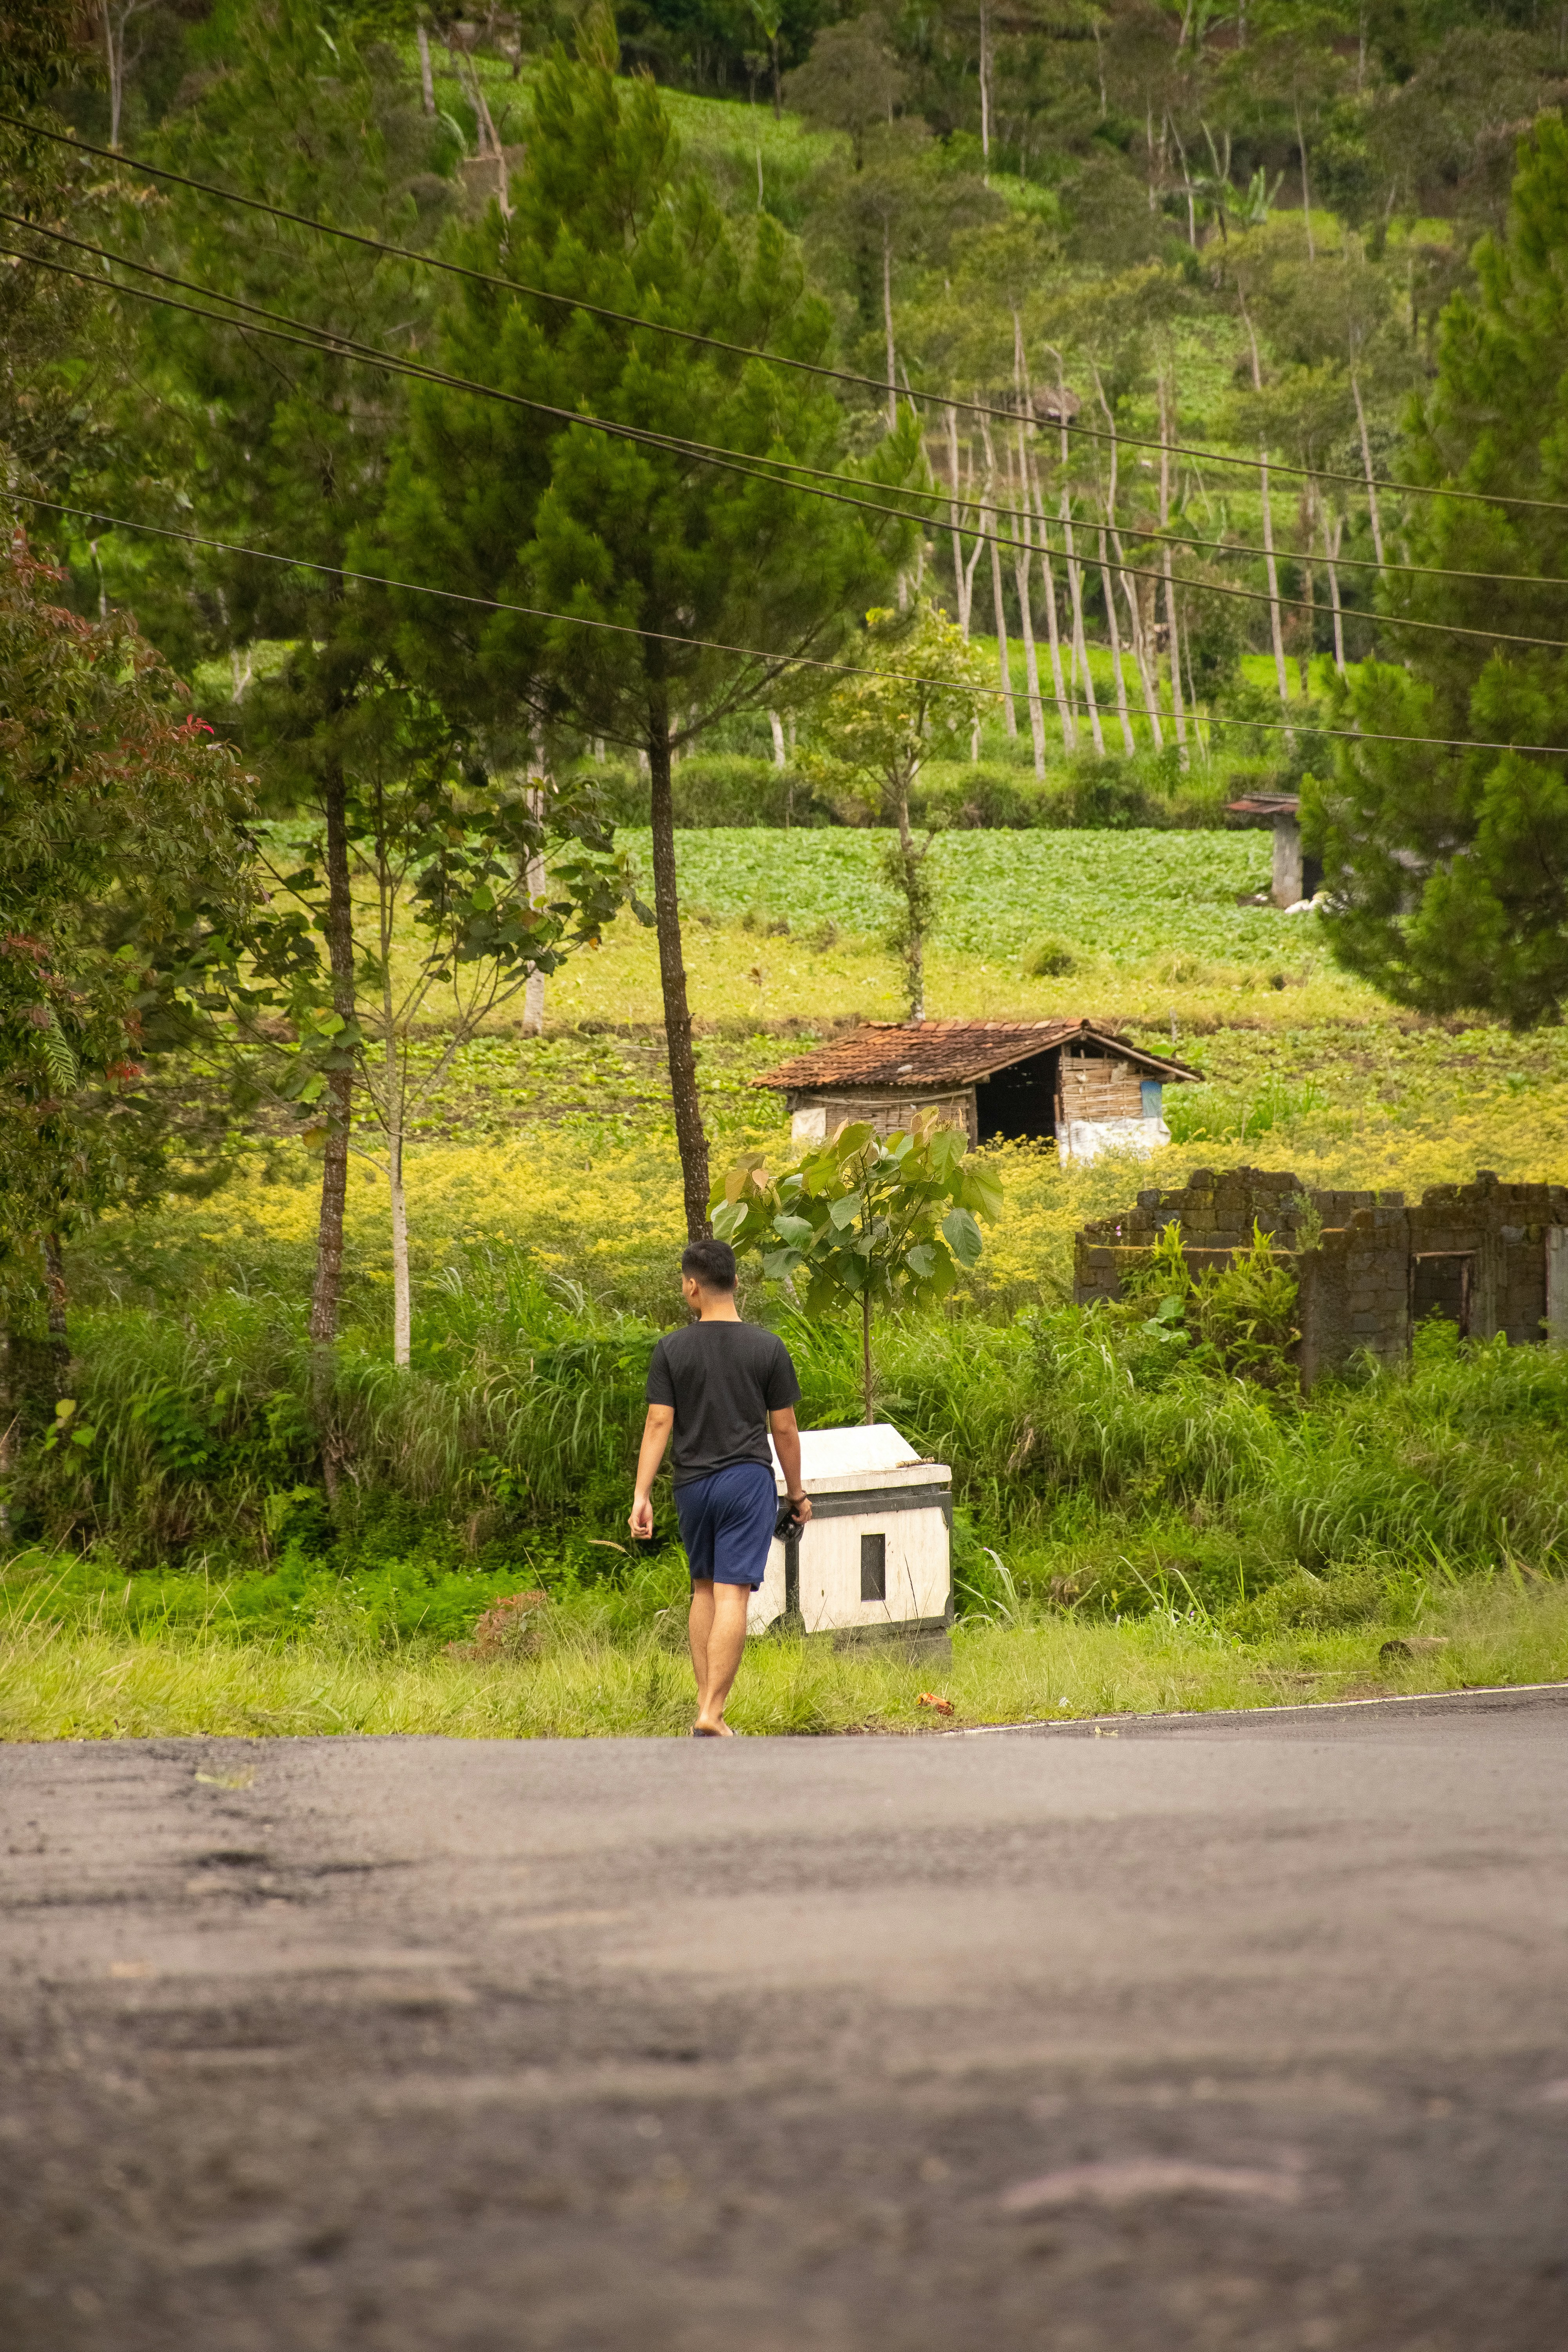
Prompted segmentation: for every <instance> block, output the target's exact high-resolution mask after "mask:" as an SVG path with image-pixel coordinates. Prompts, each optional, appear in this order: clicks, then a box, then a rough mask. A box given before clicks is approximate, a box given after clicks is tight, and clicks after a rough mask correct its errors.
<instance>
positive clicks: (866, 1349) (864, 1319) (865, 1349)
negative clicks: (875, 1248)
mask: <svg viewBox="0 0 1568 2352" xmlns="http://www.w3.org/2000/svg"><path fill="white" fill-rule="evenodd" d="M860 1389H861V1394H862V1395H863V1396H864V1397H865V1400H866V1422H867V1425H868V1427H869V1425H870V1423H872V1422H874V1421H875V1420H876V1418H877V1409H876V1406H875V1405H874V1404H873V1402H872V1401H871V1400H872V1392H873V1383H872V1379H871V1294H870V1292H869V1291H868V1290H863V1291H862V1292H861V1294H860Z"/></svg>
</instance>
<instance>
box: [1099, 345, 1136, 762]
mask: <svg viewBox="0 0 1568 2352" xmlns="http://www.w3.org/2000/svg"><path fill="white" fill-rule="evenodd" d="M1092 373H1093V376H1094V389H1095V394H1096V396H1097V398H1098V399H1099V402H1100V410H1101V413H1102V414H1103V415H1104V417H1105V421H1106V424H1107V425H1109V426H1110V471H1109V475H1108V478H1107V479H1106V482H1105V486H1104V490H1103V493H1102V511H1103V514H1104V518H1105V520H1104V521H1103V522H1102V523H1101V524H1100V593H1101V594H1102V595H1103V596H1104V598H1105V621H1106V627H1107V630H1108V632H1109V634H1110V661H1111V667H1112V668H1113V669H1114V671H1115V673H1116V714H1117V717H1118V718H1119V719H1121V744H1122V749H1123V750H1124V751H1127V752H1129V753H1131V752H1132V751H1136V750H1137V748H1138V738H1137V736H1136V735H1135V734H1134V732H1133V729H1132V719H1131V713H1130V712H1129V710H1128V708H1127V677H1126V673H1125V672H1124V670H1123V669H1122V667H1121V630H1120V629H1119V628H1118V626H1117V625H1116V588H1115V583H1114V581H1113V580H1112V577H1111V572H1110V551H1109V549H1108V546H1107V539H1108V537H1109V538H1110V540H1112V541H1114V539H1115V536H1116V507H1117V492H1118V488H1119V484H1118V478H1117V475H1118V466H1117V461H1118V458H1119V457H1120V455H1121V451H1120V449H1119V447H1118V446H1117V440H1116V419H1115V417H1114V415H1112V414H1111V408H1110V402H1109V401H1108V400H1107V399H1106V397H1105V386H1104V384H1103V383H1101V382H1100V370H1099V369H1098V368H1095V369H1094V370H1093V371H1092Z"/></svg>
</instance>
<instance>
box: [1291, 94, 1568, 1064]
mask: <svg viewBox="0 0 1568 2352" xmlns="http://www.w3.org/2000/svg"><path fill="white" fill-rule="evenodd" d="M1565 246H1568V131H1565V130H1564V128H1563V121H1562V120H1561V118H1560V117H1551V116H1548V117H1544V118H1542V121H1541V122H1540V124H1539V125H1538V126H1537V129H1536V131H1535V135H1534V138H1533V140H1532V142H1531V143H1530V145H1529V146H1528V147H1527V149H1526V151H1525V153H1524V158H1523V162H1522V165H1521V171H1520V174H1519V177H1518V179H1517V180H1516V182H1515V184H1514V192H1513V202H1512V209H1511V211H1510V219H1509V226H1508V234H1507V236H1506V237H1504V238H1502V239H1500V240H1495V241H1494V240H1488V241H1487V242H1486V243H1484V244H1483V245H1482V246H1481V247H1480V248H1479V252H1478V254H1477V257H1476V266H1477V271H1478V275H1479V281H1480V283H1479V293H1478V295H1477V297H1476V298H1475V299H1473V300H1472V299H1466V298H1463V297H1460V298H1457V299H1455V301H1454V302H1453V303H1452V304H1451V305H1450V307H1449V309H1448V310H1447V312H1446V313H1445V315H1444V320H1443V327H1442V332H1441V336H1440V339H1439V344H1438V366H1437V379H1436V383H1435V384H1434V385H1433V387H1432V390H1431V392H1430V394H1429V395H1428V396H1427V398H1426V401H1425V402H1424V404H1422V406H1421V408H1420V409H1419V411H1418V412H1417V414H1416V415H1415V419H1414V420H1413V426H1412V430H1411V433H1410V435H1409V436H1408V439H1407V444H1406V446H1407V449H1408V452H1409V458H1410V462H1411V463H1412V465H1413V466H1414V467H1415V472H1416V478H1418V479H1420V480H1423V481H1426V482H1430V483H1433V484H1441V485H1443V486H1444V487H1446V488H1452V489H1453V490H1454V491H1455V492H1456V493H1457V495H1456V496H1454V497H1452V498H1437V499H1425V500H1420V501H1417V502H1416V505H1415V511H1414V513H1413V516H1412V520H1411V525H1410V529H1409V532H1408V542H1407V543H1408V545H1409V548H1410V552H1411V558H1412V560H1413V561H1414V562H1419V563H1428V564H1433V565H1437V566H1441V567H1443V568H1444V569H1443V572H1442V573H1440V574H1435V575H1431V576H1421V577H1414V578H1410V577H1404V576H1401V577H1397V578H1395V579H1394V581H1393V582H1391V583H1390V586H1389V588H1388V590H1387V592H1386V593H1387V596H1388V600H1389V603H1390V604H1391V606H1392V607H1393V608H1394V610H1397V611H1400V612H1404V613H1409V614H1415V615H1416V616H1418V617H1419V618H1421V619H1423V620H1426V621H1428V622H1441V621H1445V620H1447V621H1452V622H1456V623H1458V624H1459V625H1461V626H1463V627H1466V628H1469V629H1471V630H1474V631H1476V632H1478V634H1477V635H1474V636H1472V637H1470V638H1468V639H1462V638H1449V639H1444V638H1441V637H1433V638H1426V639H1423V640H1422V641H1421V643H1420V644H1419V645H1418V646H1415V647H1413V648H1412V649H1411V651H1410V653H1409V655H1408V657H1407V665H1406V667H1403V668H1396V667H1394V666H1393V665H1392V664H1390V663H1375V664H1372V663H1369V664H1368V665H1366V666H1365V667H1363V670H1362V672H1361V674H1360V675H1359V677H1357V678H1356V679H1355V681H1354V682H1353V684H1352V686H1351V687H1350V688H1349V689H1348V691H1347V694H1346V696H1345V703H1346V708H1347V710H1348V712H1349V713H1350V714H1352V716H1353V718H1354V719H1356V720H1357V721H1358V722H1359V723H1360V724H1361V725H1363V726H1364V727H1368V728H1372V729H1376V730H1383V731H1385V732H1387V733H1390V734H1405V735H1420V734H1426V733H1431V734H1434V735H1447V736H1452V737H1455V738H1458V739H1459V741H1460V742H1461V743H1462V742H1463V740H1464V739H1465V738H1466V737H1467V736H1468V737H1470V738H1472V739H1474V740H1475V742H1476V745H1477V748H1476V749H1474V750H1471V751H1467V750H1463V749H1458V748H1444V747H1441V746H1439V745H1436V744H1433V745H1428V746H1419V745H1411V744H1408V743H1407V744H1403V745H1397V746H1396V745H1394V744H1393V743H1384V744H1371V743H1369V744H1365V745H1346V746H1345V747H1343V749H1342V754H1341V759H1340V763H1339V770H1338V773H1337V775H1336V778H1335V780H1334V782H1333V783H1332V784H1331V785H1326V786H1324V787H1322V788H1321V790H1320V792H1319V793H1318V794H1317V796H1316V808H1317V817H1316V822H1317V826H1318V830H1319V832H1320V835H1321V839H1322V842H1323V845H1324V847H1325V850H1326V851H1327V853H1328V861H1327V870H1328V871H1329V873H1330V876H1331V879H1332V881H1333V883H1334V884H1335V886H1336V887H1337V889H1338V891H1339V893H1340V895H1341V898H1342V901H1343V908H1342V912H1339V913H1337V914H1336V915H1335V916H1334V917H1333V918H1332V919H1331V930H1332V935H1333V937H1334V938H1335V940H1336V941H1337V943H1338V945H1339V947H1340V951H1341V953H1342V955H1343V957H1344V960H1345V961H1346V962H1347V963H1348V964H1349V965H1350V966H1351V968H1352V970H1354V971H1362V972H1364V973H1365V974H1366V975H1367V977H1368V978H1369V979H1371V980H1373V982H1376V984H1377V985H1378V986H1379V987H1380V988H1382V989H1384V991H1385V992H1386V993H1388V994H1389V995H1391V996H1393V997H1394V998H1395V999H1396V1000H1398V1001H1399V1002H1401V1003H1406V1004H1417V1005H1420V1006H1422V1007H1423V1008H1424V1009H1426V1010H1427V1011H1434V1012H1448V1011H1451V1010H1453V1009H1454V1008H1455V1007H1456V1006H1458V1005H1471V1004H1473V1005H1484V1006H1486V1007H1487V1008H1488V1009H1489V1010H1490V1011H1493V1012H1496V1013H1500V1014H1501V1015H1502V1016H1503V1017H1504V1018H1505V1019H1507V1020H1508V1021H1510V1023H1512V1024H1513V1025H1514V1026H1515V1027H1518V1028H1528V1027H1530V1026H1531V1024H1534V1023H1536V1022H1539V1021H1542V1020H1554V1019H1557V1018H1559V1017H1560V1016H1561V1013H1562V1010H1563V1004H1564V1002H1565V1001H1568V766H1565V762H1564V755H1563V752H1562V751H1553V750H1550V749H1548V750H1545V751H1542V749H1541V748H1540V747H1542V746H1546V747H1551V746H1553V745H1555V744H1556V743H1557V740H1558V738H1559V737H1560V736H1562V735H1563V730H1564V729H1565V727H1568V648H1563V646H1559V645H1552V644H1547V645H1543V646H1541V647H1539V648H1536V649H1531V648H1530V647H1526V646H1517V647H1516V646H1509V647H1506V648H1505V647H1502V646H1488V644H1487V641H1486V635H1485V632H1486V630H1487V629H1488V628H1492V627H1500V628H1505V629H1509V630H1512V631H1514V632H1516V633H1518V634H1520V635H1525V636H1531V635H1534V636H1539V637H1543V638H1546V639H1548V640H1552V639H1562V638H1563V635H1564V632H1565V630H1568V592H1565V591H1564V589H1563V577H1564V562H1565V560H1568V304H1565V301H1564V289H1563V250H1564V247H1565ZM1513 501H1517V502H1518V503H1510V502H1513ZM1467 572H1497V573H1505V574H1511V575H1513V577H1514V583H1515V584H1513V585H1511V586H1510V587H1507V588H1503V587H1500V586H1498V585H1497V584H1495V583H1490V582H1481V581H1472V580H1469V579H1468V578H1466V577H1465V574H1466V573H1467ZM1510 743H1513V744H1518V745H1519V746H1521V749H1519V750H1517V751H1507V750H1499V749H1498V748H1497V747H1498V746H1499V745H1506V744H1510ZM1483 745H1486V746H1489V747H1490V748H1487V749H1483V748H1480V747H1481V746H1483Z"/></svg>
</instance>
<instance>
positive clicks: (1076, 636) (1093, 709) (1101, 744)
mask: <svg viewBox="0 0 1568 2352" xmlns="http://www.w3.org/2000/svg"><path fill="white" fill-rule="evenodd" d="M1014 331H1015V333H1016V331H1017V329H1016V323H1015V328H1014ZM1057 418H1058V425H1059V426H1060V429H1061V485H1062V488H1061V526H1062V551H1063V554H1064V556H1065V558H1066V561H1067V568H1068V599H1069V601H1070V603H1071V606H1072V650H1073V662H1074V665H1075V667H1076V668H1078V669H1080V670H1081V671H1082V673H1083V698H1084V702H1085V704H1086V706H1087V708H1088V710H1089V733H1090V735H1091V736H1092V737H1093V739H1094V748H1095V750H1096V751H1098V752H1099V754H1100V758H1101V759H1102V760H1103V759H1104V757H1105V738H1104V736H1103V735H1102V734H1101V732H1100V701H1099V698H1098V697H1097V695H1096V694H1095V691H1094V672H1093V671H1092V670H1091V669H1090V668H1089V645H1088V642H1087V640H1086V638H1085V636H1084V634H1083V575H1082V572H1081V571H1080V569H1079V561H1078V551H1077V548H1076V547H1075V545H1074V542H1073V531H1072V493H1071V491H1070V490H1069V488H1068V462H1069V459H1070V457H1071V452H1070V450H1069V448H1068V391H1067V375H1066V372H1065V370H1064V369H1063V366H1062V355H1061V353H1060V352H1058V353H1057Z"/></svg>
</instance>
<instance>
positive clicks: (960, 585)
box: [947, 408, 979, 645]
mask: <svg viewBox="0 0 1568 2352" xmlns="http://www.w3.org/2000/svg"><path fill="white" fill-rule="evenodd" d="M947 464H948V477H949V479H950V481H951V482H952V497H951V498H950V499H949V500H948V502H947V524H948V530H949V531H950V532H951V533H952V593H953V595H954V597H955V598H956V600H957V604H958V626H959V631H960V633H961V635H963V641H964V643H965V645H967V644H968V642H969V603H970V596H971V594H972V593H973V584H974V572H973V565H972V564H971V565H966V564H965V562H964V560H963V531H962V530H960V528H959V520H958V517H959V504H958V411H957V409H956V408H950V409H949V410H948V412H947ZM978 551H979V549H978V544H977V546H976V553H978Z"/></svg>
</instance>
